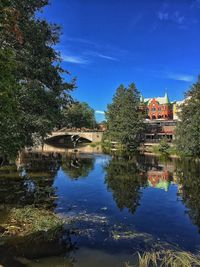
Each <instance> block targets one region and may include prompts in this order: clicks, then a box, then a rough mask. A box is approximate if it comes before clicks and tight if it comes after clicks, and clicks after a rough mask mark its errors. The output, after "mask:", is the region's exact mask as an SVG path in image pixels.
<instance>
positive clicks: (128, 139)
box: [106, 83, 144, 149]
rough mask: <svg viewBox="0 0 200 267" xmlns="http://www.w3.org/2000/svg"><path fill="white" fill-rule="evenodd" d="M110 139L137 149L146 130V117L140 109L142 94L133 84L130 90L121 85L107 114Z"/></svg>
mask: <svg viewBox="0 0 200 267" xmlns="http://www.w3.org/2000/svg"><path fill="white" fill-rule="evenodd" d="M106 119H107V127H108V134H109V136H110V139H111V140H113V141H117V142H119V143H121V144H123V145H131V146H132V147H133V148H135V149H136V148H137V147H138V145H139V143H140V135H141V133H142V132H143V130H144V117H143V114H142V111H141V109H140V93H139V91H138V90H137V88H136V87H135V85H134V84H133V83H132V84H131V85H130V86H129V87H128V88H125V87H124V85H120V87H119V88H118V89H117V91H116V93H115V95H114V97H113V102H112V103H111V104H110V105H108V110H107V112H106Z"/></svg>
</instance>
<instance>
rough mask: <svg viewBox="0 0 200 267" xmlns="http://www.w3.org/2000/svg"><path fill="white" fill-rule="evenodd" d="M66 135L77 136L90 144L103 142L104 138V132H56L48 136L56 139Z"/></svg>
mask: <svg viewBox="0 0 200 267" xmlns="http://www.w3.org/2000/svg"><path fill="white" fill-rule="evenodd" d="M66 135H71V136H72V135H77V136H79V137H82V138H84V139H87V140H89V141H90V142H94V143H97V142H101V141H102V138H103V132H99V131H95V132H94V131H91V132H83V131H55V132H52V134H51V135H49V136H48V139H49V138H52V137H56V136H66Z"/></svg>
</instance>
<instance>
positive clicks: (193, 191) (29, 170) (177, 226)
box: [0, 153, 200, 267]
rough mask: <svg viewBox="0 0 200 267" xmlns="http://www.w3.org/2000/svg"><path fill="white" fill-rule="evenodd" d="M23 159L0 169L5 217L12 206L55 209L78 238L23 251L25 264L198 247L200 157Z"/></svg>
mask: <svg viewBox="0 0 200 267" xmlns="http://www.w3.org/2000/svg"><path fill="white" fill-rule="evenodd" d="M17 167H18V169H16V168H15V167H13V169H12V170H2V171H0V208H1V213H0V216H1V218H0V220H1V221H2V220H3V219H4V210H5V207H6V206H14V207H15V206H17V207H21V206H25V205H29V204H34V205H35V206H37V207H41V206H42V207H45V208H46V209H53V210H54V211H55V212H56V213H58V214H59V216H61V217H62V218H63V219H64V220H65V228H66V229H70V236H71V243H72V250H71V251H70V252H66V251H65V250H64V251H63V250H62V251H60V253H59V250H58V251H56V250H55V249H54V250H51V252H50V251H49V252H48V251H44V252H43V253H42V252H41V253H40V255H34V259H31V257H28V256H27V255H26V253H22V254H23V255H21V257H22V256H23V257H24V255H25V256H26V259H23V261H22V262H23V263H24V265H23V266H38V267H39V266H49V267H51V266H60V267H61V266H67V267H102V266H105V267H110V266H116V267H118V266H119V267H120V266H125V262H128V261H129V262H130V263H134V261H135V258H136V256H135V255H136V254H135V253H136V252H137V251H139V252H142V251H147V250H151V249H157V248H159V247H160V248H163V247H164V248H169V247H170V248H177V247H178V248H180V249H183V250H187V251H192V252H196V251H198V250H200V234H199V227H200V164H197V163H194V162H192V161H180V160H173V161H160V160H158V159H157V158H153V157H144V156H141V157H137V158H135V157H134V158H131V159H130V158H122V157H110V156H107V155H103V154H99V155H81V156H80V155H79V156H77V155H72V156H71V157H70V158H69V157H66V156H64V155H60V154H56V153H51V154H44V155H41V154H29V155H24V157H23V159H22V160H21V161H20V162H18V166H17ZM47 250H48V248H47ZM49 250H50V249H49ZM3 253H4V252H3V250H0V263H1V260H2V258H3V257H4V256H5V254H4V255H3Z"/></svg>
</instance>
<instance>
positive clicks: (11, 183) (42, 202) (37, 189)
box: [0, 154, 60, 207]
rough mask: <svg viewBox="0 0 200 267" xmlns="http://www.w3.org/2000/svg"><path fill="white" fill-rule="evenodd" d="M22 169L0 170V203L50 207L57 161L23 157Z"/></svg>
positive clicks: (54, 159) (9, 167) (49, 158)
mask: <svg viewBox="0 0 200 267" xmlns="http://www.w3.org/2000/svg"><path fill="white" fill-rule="evenodd" d="M23 166H24V167H23V168H21V169H20V170H17V167H15V166H8V167H6V169H0V203H1V204H6V205H11V206H12V205H13V206H23V205H35V206H38V207H40V206H42V207H52V206H53V202H54V189H53V187H52V185H53V181H54V177H55V175H56V173H57V170H58V168H59V166H60V165H59V159H58V158H52V155H40V156H39V155H38V154H35V155H34V154H32V155H31V154H29V155H28V154H27V155H24V159H23Z"/></svg>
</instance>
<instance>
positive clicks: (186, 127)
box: [176, 76, 200, 157]
mask: <svg viewBox="0 0 200 267" xmlns="http://www.w3.org/2000/svg"><path fill="white" fill-rule="evenodd" d="M186 97H187V99H186V101H185V103H184V104H183V105H182V110H181V112H180V122H179V123H178V125H177V130H176V143H177V148H178V150H179V152H180V153H181V154H184V155H186V156H194V157H200V76H199V78H198V81H197V82H196V83H195V84H194V85H193V86H192V88H191V89H190V90H189V91H188V93H187V94H186Z"/></svg>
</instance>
